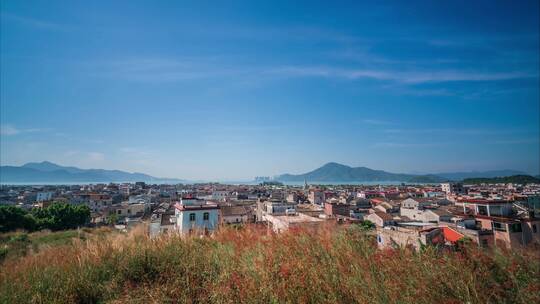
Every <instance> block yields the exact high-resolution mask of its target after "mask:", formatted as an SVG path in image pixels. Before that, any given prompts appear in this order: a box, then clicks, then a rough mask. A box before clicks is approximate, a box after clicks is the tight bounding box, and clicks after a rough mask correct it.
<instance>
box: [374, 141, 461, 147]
mask: <svg viewBox="0 0 540 304" xmlns="http://www.w3.org/2000/svg"><path fill="white" fill-rule="evenodd" d="M449 144H450V143H437V142H425V143H424V142H423V143H403V142H377V143H374V144H372V145H371V147H372V148H417V147H440V146H446V145H449Z"/></svg>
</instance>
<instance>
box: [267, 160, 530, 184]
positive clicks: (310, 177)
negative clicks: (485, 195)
mask: <svg viewBox="0 0 540 304" xmlns="http://www.w3.org/2000/svg"><path fill="white" fill-rule="evenodd" d="M523 174H526V173H523V172H520V171H515V170H498V171H484V172H451V173H439V174H424V175H422V174H403V173H390V172H386V171H382V170H373V169H370V168H366V167H356V168H355V167H349V166H346V165H342V164H338V163H333V162H331V163H327V164H326V165H324V166H322V167H320V168H318V169H315V170H313V171H310V172H307V173H304V174H297V175H294V174H282V175H279V176H277V177H275V179H276V180H278V181H282V182H301V181H304V180H306V181H311V182H374V181H381V182H382V181H392V182H411V183H439V182H443V181H461V180H463V179H465V178H473V177H474V178H476V177H489V178H490V177H503V176H512V175H523Z"/></svg>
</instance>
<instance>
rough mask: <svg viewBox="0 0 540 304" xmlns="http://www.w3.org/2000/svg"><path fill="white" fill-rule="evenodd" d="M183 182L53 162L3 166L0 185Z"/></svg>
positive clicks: (142, 174)
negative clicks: (67, 165)
mask: <svg viewBox="0 0 540 304" xmlns="http://www.w3.org/2000/svg"><path fill="white" fill-rule="evenodd" d="M169 181H170V182H181V180H179V179H171V178H157V177H153V176H150V175H148V174H144V173H129V172H124V171H120V170H104V169H80V168H76V167H64V166H60V165H57V164H54V163H51V162H47V161H44V162H40V163H27V164H24V165H22V166H20V167H18V166H1V167H0V183H3V184H7V183H76V182H96V183H108V182H169Z"/></svg>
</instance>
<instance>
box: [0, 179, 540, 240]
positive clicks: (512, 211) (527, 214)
mask: <svg viewBox="0 0 540 304" xmlns="http://www.w3.org/2000/svg"><path fill="white" fill-rule="evenodd" d="M0 189H1V191H0V204H1V205H12V206H18V207H20V208H23V209H28V210H29V209H32V208H46V207H47V206H49V205H51V204H52V203H67V204H70V205H85V206H87V207H88V208H89V209H90V211H91V215H90V222H89V223H88V225H89V226H104V225H114V227H115V228H116V229H118V230H120V231H127V230H130V229H132V228H134V227H137V226H141V225H142V226H144V227H145V229H146V230H147V232H148V234H149V236H150V237H156V236H159V235H162V234H179V235H193V234H196V235H209V236H211V235H212V234H213V233H214V232H215V231H216V230H218V229H220V227H222V226H224V225H233V226H242V225H258V226H263V227H265V228H266V231H267V232H268V233H282V232H284V231H286V230H289V229H298V228H314V229H324V227H325V223H336V224H344V225H349V224H360V225H368V227H372V228H373V229H374V230H373V231H376V240H377V245H378V247H379V248H396V247H412V248H416V249H419V248H420V246H425V245H434V246H454V245H456V243H458V242H459V241H460V240H471V241H472V242H474V243H475V244H477V245H478V246H480V247H493V246H499V247H505V248H524V247H527V246H532V245H533V244H537V245H538V244H540V184H527V185H519V184H511V183H508V184H478V185H466V184H465V185H464V184H461V183H441V184H432V185H407V184H401V185H373V186H367V185H326V186H323V185H310V184H308V182H307V181H306V182H305V183H304V185H303V186H290V185H284V184H281V183H276V182H270V181H264V182H262V183H260V184H258V185H226V184H218V183H203V184H176V185H171V184H161V185H152V184H146V183H144V182H137V183H119V184H115V183H110V184H92V185H64V186H62V185H58V186H53V185H49V186H8V185H3V186H1V188H0Z"/></svg>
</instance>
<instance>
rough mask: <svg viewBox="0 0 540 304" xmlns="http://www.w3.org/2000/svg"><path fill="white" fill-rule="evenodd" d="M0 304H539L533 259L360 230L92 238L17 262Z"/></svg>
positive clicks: (537, 263) (2, 281) (2, 285)
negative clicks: (402, 245)
mask: <svg viewBox="0 0 540 304" xmlns="http://www.w3.org/2000/svg"><path fill="white" fill-rule="evenodd" d="M0 302H2V303H29V302H30V303H97V302H109V303H167V302H175V303H178V302H179V303H184V302H187V303H209V302H210V303H238V302H248V303H298V302H300V303H308V302H309V303H321V302H322V303H324V302H329V303H353V302H360V303H463V302H469V303H539V302H540V256H539V255H538V253H537V252H532V251H526V252H509V251H504V250H494V251H489V252H488V251H481V250H478V249H476V248H475V247H464V248H462V249H461V250H459V251H450V252H447V251H445V252H443V251H440V250H436V249H434V248H426V249H425V250H423V251H421V252H413V251H411V250H408V249H400V250H387V251H380V250H377V249H376V246H375V244H374V243H373V239H372V237H369V236H367V235H366V234H365V232H364V229H362V228H360V227H355V226H351V227H326V228H325V229H321V230H319V231H294V232H289V233H284V234H281V235H268V234H267V233H266V230H264V229H261V228H257V227H248V228H244V229H239V230H238V229H222V230H221V231H220V232H219V233H217V234H216V235H215V236H214V237H212V238H197V237H190V238H180V237H178V236H163V237H160V238H157V239H149V238H148V237H147V236H146V235H145V234H144V233H143V232H142V230H141V231H133V232H131V233H129V234H125V235H124V234H122V235H120V234H111V235H109V236H107V237H105V238H104V237H97V238H95V237H89V238H87V239H86V240H76V241H74V242H73V243H72V244H69V245H59V246H57V247H52V248H49V249H44V250H41V251H40V252H38V253H35V254H32V255H28V256H26V257H23V258H20V259H18V260H9V261H5V262H4V264H3V265H2V267H1V274H0Z"/></svg>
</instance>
